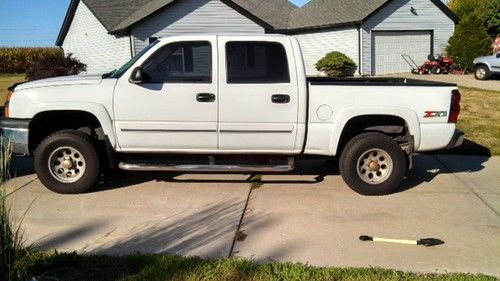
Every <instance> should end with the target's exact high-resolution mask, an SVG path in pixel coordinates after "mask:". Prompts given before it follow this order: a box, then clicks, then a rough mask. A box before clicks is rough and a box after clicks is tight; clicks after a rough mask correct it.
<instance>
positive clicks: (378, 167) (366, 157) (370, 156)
mask: <svg viewBox="0 0 500 281" xmlns="http://www.w3.org/2000/svg"><path fill="white" fill-rule="evenodd" d="M392 169H393V162H392V158H391V156H390V155H389V153H387V152H386V151H384V150H382V149H380V148H374V149H370V150H367V151H365V152H364V153H363V154H361V157H359V159H358V169H357V171H358V175H359V177H360V178H361V179H362V180H363V181H364V182H366V183H369V184H373V185H375V184H380V183H382V182H384V181H386V180H387V179H388V178H389V177H390V175H391V173H392Z"/></svg>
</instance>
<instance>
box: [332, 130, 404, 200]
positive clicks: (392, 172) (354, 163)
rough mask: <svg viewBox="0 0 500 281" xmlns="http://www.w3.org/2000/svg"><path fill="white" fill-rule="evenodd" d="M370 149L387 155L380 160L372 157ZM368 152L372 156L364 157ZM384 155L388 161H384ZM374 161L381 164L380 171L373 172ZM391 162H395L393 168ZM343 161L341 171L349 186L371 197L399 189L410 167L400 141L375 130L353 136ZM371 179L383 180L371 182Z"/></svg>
mask: <svg viewBox="0 0 500 281" xmlns="http://www.w3.org/2000/svg"><path fill="white" fill-rule="evenodd" d="M369 151H379V152H381V153H382V154H380V153H379V155H384V156H385V157H380V158H379V159H380V162H379V159H376V157H377V156H372V155H371V154H369V153H368V152H369ZM384 153H385V154H384ZM366 155H369V157H368V158H370V159H368V158H366V159H365V158H362V157H364V156H366ZM373 157H375V160H373V159H374V158H373ZM382 158H384V159H383V161H385V162H381V161H382ZM370 160H371V161H370ZM368 161H370V162H368ZM372 162H375V164H374V165H375V167H377V166H378V170H376V171H372V170H371V169H370V168H368V164H373V163H372ZM389 162H390V163H391V165H392V167H390V169H389V166H391V165H390V164H389ZM362 163H363V165H361V164H362ZM379 163H383V164H381V165H380V164H379ZM384 163H385V164H384ZM339 164H340V174H341V175H342V178H343V179H344V181H345V182H346V183H347V185H349V187H351V188H352V189H353V190H354V191H356V192H357V193H359V194H362V195H370V196H372V195H386V194H390V193H393V192H394V191H396V189H397V188H398V186H399V184H400V183H401V182H402V181H403V178H404V176H405V175H406V172H407V170H408V167H407V164H406V158H405V154H404V152H403V150H401V148H400V146H399V145H398V143H396V141H394V140H393V139H392V138H391V137H389V136H387V135H384V134H382V133H374V132H370V133H363V134H360V135H358V136H356V137H354V138H353V139H351V140H350V141H349V142H348V143H347V145H346V146H345V147H344V150H343V151H342V154H341V156H340V163H339ZM384 165H385V168H384V167H383V166H384ZM363 167H366V168H363ZM358 169H359V170H358ZM363 170H365V173H363ZM379 173H380V177H379V176H378V175H379ZM369 174H372V178H374V179H372V178H370V177H368V176H369ZM363 177H365V179H363ZM367 180H368V181H369V180H373V181H375V180H380V181H379V182H378V183H377V182H372V183H368V182H367Z"/></svg>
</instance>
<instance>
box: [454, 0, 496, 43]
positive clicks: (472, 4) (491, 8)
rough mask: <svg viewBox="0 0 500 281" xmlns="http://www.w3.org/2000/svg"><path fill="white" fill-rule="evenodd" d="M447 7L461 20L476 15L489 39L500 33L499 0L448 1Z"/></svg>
mask: <svg viewBox="0 0 500 281" xmlns="http://www.w3.org/2000/svg"><path fill="white" fill-rule="evenodd" d="M448 7H449V8H450V9H451V10H452V11H453V12H454V13H455V14H456V15H457V16H458V17H460V18H461V19H465V18H466V17H467V16H469V15H471V14H476V15H477V16H478V18H479V20H480V21H481V22H482V23H483V25H484V27H485V28H486V29H487V32H488V34H489V35H490V36H491V37H495V36H496V35H497V34H499V33H500V0H450V1H449V2H448Z"/></svg>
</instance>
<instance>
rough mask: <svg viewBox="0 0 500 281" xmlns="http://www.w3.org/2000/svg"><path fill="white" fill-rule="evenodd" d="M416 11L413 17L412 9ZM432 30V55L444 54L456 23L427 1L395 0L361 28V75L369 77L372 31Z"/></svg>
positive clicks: (371, 60) (371, 58)
mask: <svg viewBox="0 0 500 281" xmlns="http://www.w3.org/2000/svg"><path fill="white" fill-rule="evenodd" d="M412 7H413V8H415V9H416V13H417V14H416V15H415V14H413V13H412V12H411V8H412ZM377 30H378V31H382V30H394V31H397V30H406V31H408V30H433V37H434V53H443V52H444V50H445V48H446V45H447V42H448V39H449V38H450V37H451V35H453V31H454V30H455V23H454V22H453V21H452V20H451V19H450V18H449V17H448V16H446V15H445V14H444V13H443V12H442V11H441V10H440V9H439V8H438V7H437V6H436V5H435V4H434V3H432V2H431V1H430V0H394V1H392V2H391V3H390V4H389V5H387V6H386V7H385V8H383V9H382V10H381V11H379V12H378V13H377V14H375V15H374V16H372V17H371V18H370V19H368V21H366V22H365V23H364V24H363V26H362V37H363V39H362V40H363V74H372V63H373V57H372V52H373V48H372V47H373V45H372V44H373V37H372V31H377Z"/></svg>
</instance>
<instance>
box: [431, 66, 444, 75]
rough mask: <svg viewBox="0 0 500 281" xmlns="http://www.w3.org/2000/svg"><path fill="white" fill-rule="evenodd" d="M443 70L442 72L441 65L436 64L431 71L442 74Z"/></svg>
mask: <svg viewBox="0 0 500 281" xmlns="http://www.w3.org/2000/svg"><path fill="white" fill-rule="evenodd" d="M441 72H442V69H441V67H439V66H434V67H433V68H432V69H431V73H432V74H441Z"/></svg>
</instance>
